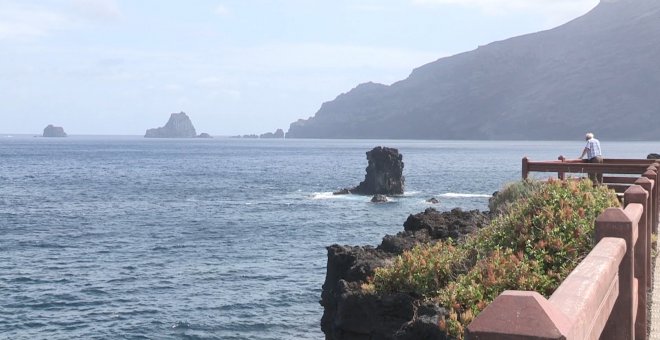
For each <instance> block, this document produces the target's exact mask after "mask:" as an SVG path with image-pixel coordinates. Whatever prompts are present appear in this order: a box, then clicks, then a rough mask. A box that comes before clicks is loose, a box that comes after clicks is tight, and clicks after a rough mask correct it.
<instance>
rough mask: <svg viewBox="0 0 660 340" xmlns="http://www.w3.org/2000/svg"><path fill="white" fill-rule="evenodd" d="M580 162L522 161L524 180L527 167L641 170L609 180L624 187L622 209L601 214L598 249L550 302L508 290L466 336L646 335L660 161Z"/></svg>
mask: <svg viewBox="0 0 660 340" xmlns="http://www.w3.org/2000/svg"><path fill="white" fill-rule="evenodd" d="M644 161H646V160H644ZM576 163H577V162H573V161H571V162H566V161H563V162H562V160H561V159H560V161H552V162H529V161H528V160H527V159H523V177H526V175H527V172H529V171H547V172H558V173H559V174H561V173H562V172H563V173H573V172H591V171H590V170H600V171H602V173H608V174H631V173H632V174H636V175H637V176H638V177H609V178H608V177H605V178H604V182H606V181H608V180H609V181H610V183H609V184H608V185H611V184H617V185H618V184H623V185H626V186H627V188H626V189H625V191H624V194H623V201H624V205H625V208H624V209H622V208H609V209H606V210H605V211H604V212H603V213H602V214H600V215H599V216H598V218H597V219H596V221H595V241H596V246H595V247H594V249H593V250H592V251H591V252H590V253H589V254H588V255H587V257H586V258H585V259H584V260H582V262H580V264H579V265H578V266H577V267H576V268H575V270H573V272H571V274H570V275H569V276H568V277H567V278H566V279H565V280H564V282H562V284H561V285H560V286H559V287H558V288H557V290H556V291H555V292H554V293H553V294H552V296H551V297H550V298H549V299H546V298H545V297H543V296H541V295H540V294H538V293H537V292H527V291H506V292H504V293H502V294H500V296H498V297H497V298H496V299H495V300H494V301H493V302H492V303H491V304H490V305H489V306H488V307H486V309H484V310H483V311H482V312H481V314H479V315H478V316H477V318H476V319H475V320H474V321H473V322H472V323H471V324H470V325H469V326H468V329H467V332H466V334H465V335H466V339H473V340H476V339H480V340H494V339H498V340H499V339H519V340H526V339H530V340H531V339H535V340H538V339H617V340H618V339H646V338H647V334H646V332H647V324H648V315H647V292H648V291H649V290H650V289H651V273H652V272H651V262H652V259H651V233H652V229H653V228H652V227H651V226H652V225H653V226H656V227H657V222H658V200H657V198H658V185H656V183H657V176H658V168H660V166H659V165H658V164H656V163H654V162H642V160H616V161H615V160H608V161H605V162H604V163H602V164H582V163H580V164H576ZM583 165H586V167H585V168H583V169H584V170H582V171H576V169H578V168H576V166H578V167H580V166H583ZM594 165H596V167H593V166H594ZM526 167H527V168H526ZM526 169H527V172H525V170H526ZM633 171H634V172H633ZM559 177H560V178H562V177H561V175H560V176H559ZM619 189H621V188H619Z"/></svg>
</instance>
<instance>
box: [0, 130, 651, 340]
mask: <svg viewBox="0 0 660 340" xmlns="http://www.w3.org/2000/svg"><path fill="white" fill-rule="evenodd" d="M583 144H584V143H583V142H582V141H579V140H578V141H570V142H530V141H511V142H503V141H498V142H484V141H400V140H387V141H385V140H281V139H280V140H276V139H272V140H253V139H230V138H215V139H187V140H170V139H157V140H156V139H144V138H139V137H76V136H73V137H68V138H61V139H49V138H33V137H26V136H22V137H21V136H19V137H7V136H0V338H3V339H71V338H82V339H322V338H323V333H322V332H321V330H320V326H319V322H320V318H321V315H322V313H323V309H322V307H321V306H320V305H319V300H320V295H321V285H322V284H323V281H324V278H325V270H326V269H325V265H326V260H327V253H326V249H325V247H326V246H328V245H331V244H334V243H338V244H346V245H377V244H379V243H380V241H381V239H382V237H383V236H384V235H386V234H395V233H397V232H400V231H402V230H403V226H402V225H403V222H404V221H405V219H406V218H407V216H408V215H409V214H415V213H419V212H421V211H423V210H424V209H426V208H428V207H434V208H436V209H438V210H441V211H444V210H449V209H451V208H454V207H460V208H462V209H465V210H467V209H482V210H485V209H487V203H488V197H489V196H490V195H491V194H492V193H493V192H494V191H496V190H498V189H499V188H500V187H501V186H502V185H504V184H505V183H508V182H511V181H515V180H518V179H519V178H520V168H521V158H522V157H523V156H528V157H530V158H531V159H532V160H549V159H557V156H559V155H565V156H567V157H568V158H571V157H573V158H574V157H577V156H578V155H579V154H580V153H581V152H582V148H583V147H584V145H583ZM375 146H387V147H394V148H398V149H399V151H400V152H401V154H402V155H403V161H404V163H405V167H404V176H405V179H406V182H405V183H406V188H405V189H406V193H405V195H403V196H399V197H393V198H392V200H391V201H390V202H388V203H381V204H375V203H371V202H370V197H365V196H355V195H347V196H334V195H332V191H335V190H338V189H341V188H345V187H351V186H354V185H357V184H358V183H359V182H360V181H361V180H363V179H364V175H365V168H366V165H367V160H366V155H365V153H366V152H367V151H369V150H371V149H372V148H373V147H375ZM602 146H603V150H604V153H605V156H606V157H625V158H645V157H646V155H647V154H648V153H651V152H658V151H660V143H657V142H654V143H622V142H609V143H608V142H602ZM431 197H436V198H438V199H439V200H440V203H439V204H435V205H433V204H430V203H427V202H426V200H427V199H429V198H431Z"/></svg>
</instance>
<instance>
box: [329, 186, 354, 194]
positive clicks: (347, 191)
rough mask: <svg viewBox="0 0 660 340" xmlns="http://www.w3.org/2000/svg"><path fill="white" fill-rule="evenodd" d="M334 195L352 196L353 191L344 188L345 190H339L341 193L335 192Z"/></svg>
mask: <svg viewBox="0 0 660 340" xmlns="http://www.w3.org/2000/svg"><path fill="white" fill-rule="evenodd" d="M332 194H333V195H350V194H351V190H350V189H347V188H344V189H341V190H339V191H335V192H333V193H332Z"/></svg>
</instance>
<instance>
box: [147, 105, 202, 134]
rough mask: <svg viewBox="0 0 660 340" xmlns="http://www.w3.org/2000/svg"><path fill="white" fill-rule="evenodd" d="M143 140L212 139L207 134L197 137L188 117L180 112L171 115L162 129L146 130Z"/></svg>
mask: <svg viewBox="0 0 660 340" xmlns="http://www.w3.org/2000/svg"><path fill="white" fill-rule="evenodd" d="M144 137H145V138H212V137H211V135H209V134H208V133H201V134H199V136H198V135H197V132H196V131H195V127H194V126H193V124H192V121H191V120H190V117H188V115H187V114H186V113H185V112H183V111H181V112H179V113H172V114H171V115H170V119H169V120H168V121H167V124H165V126H163V127H159V128H154V129H148V130H147V132H146V133H145V135H144Z"/></svg>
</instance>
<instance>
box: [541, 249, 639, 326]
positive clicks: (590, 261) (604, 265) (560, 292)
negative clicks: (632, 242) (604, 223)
mask: <svg viewBox="0 0 660 340" xmlns="http://www.w3.org/2000/svg"><path fill="white" fill-rule="evenodd" d="M625 253H626V242H625V241H624V240H623V239H620V238H615V237H605V238H603V239H602V240H601V241H600V242H598V244H597V245H596V246H595V247H594V249H593V250H592V251H591V252H590V253H589V254H588V255H587V257H586V258H585V259H584V260H583V261H582V262H580V264H579V265H578V266H577V267H576V268H575V269H574V270H573V271H572V272H571V274H570V275H568V277H567V278H566V279H565V280H564V282H562V284H561V285H560V286H559V287H558V288H557V290H555V292H554V293H553V294H552V296H551V297H550V299H549V301H550V302H551V303H552V304H553V305H555V306H556V307H557V309H559V310H560V311H561V312H562V313H564V315H566V316H567V317H568V318H569V319H570V320H571V321H572V327H571V328H572V332H571V333H572V335H573V336H574V337H575V338H576V339H594V338H598V336H599V335H600V333H601V332H602V330H603V326H604V325H605V321H606V320H607V319H608V318H609V315H610V311H611V308H612V306H613V305H614V302H615V301H616V297H617V295H618V294H617V293H618V278H617V274H618V271H619V264H620V263H621V260H622V259H623V256H624V255H625ZM594 276H596V277H597V278H598V279H597V280H594V282H595V284H590V285H585V281H584V277H594ZM601 301H606V303H605V305H606V306H603V305H602V303H601ZM599 325H600V326H599ZM576 333H579V334H576Z"/></svg>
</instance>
